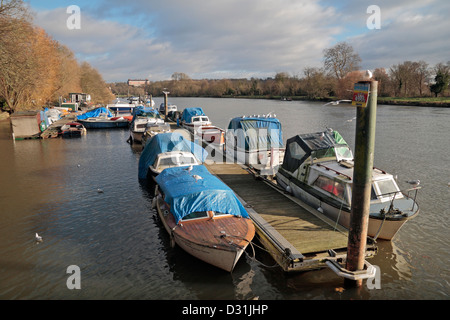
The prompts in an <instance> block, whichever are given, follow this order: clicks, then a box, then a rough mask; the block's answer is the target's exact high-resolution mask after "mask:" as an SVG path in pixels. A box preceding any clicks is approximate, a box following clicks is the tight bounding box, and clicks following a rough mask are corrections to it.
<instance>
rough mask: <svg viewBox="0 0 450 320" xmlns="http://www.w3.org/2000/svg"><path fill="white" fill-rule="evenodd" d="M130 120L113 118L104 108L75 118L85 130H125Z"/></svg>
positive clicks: (127, 117) (122, 117)
mask: <svg viewBox="0 0 450 320" xmlns="http://www.w3.org/2000/svg"><path fill="white" fill-rule="evenodd" d="M130 120H131V116H119V117H115V116H114V115H113V114H112V113H111V111H110V110H108V109H107V108H105V107H100V108H96V109H94V110H91V111H88V112H85V113H83V114H81V115H79V116H77V122H80V123H81V124H82V125H83V126H84V127H85V128H87V129H110V128H127V127H128V124H129V122H130Z"/></svg>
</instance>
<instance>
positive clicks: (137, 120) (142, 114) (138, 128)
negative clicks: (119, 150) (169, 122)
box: [130, 106, 164, 143]
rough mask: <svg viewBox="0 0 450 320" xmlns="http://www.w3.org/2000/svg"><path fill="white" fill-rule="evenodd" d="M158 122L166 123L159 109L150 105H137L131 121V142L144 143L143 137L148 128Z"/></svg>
mask: <svg viewBox="0 0 450 320" xmlns="http://www.w3.org/2000/svg"><path fill="white" fill-rule="evenodd" d="M156 124H164V120H163V119H162V118H161V116H160V114H159V112H158V111H157V110H155V109H153V108H150V107H143V106H139V107H136V108H135V109H134V110H133V119H132V120H131V123H130V142H131V143H135V142H137V143H142V137H143V135H144V133H145V131H146V130H147V128H148V127H149V126H152V125H156Z"/></svg>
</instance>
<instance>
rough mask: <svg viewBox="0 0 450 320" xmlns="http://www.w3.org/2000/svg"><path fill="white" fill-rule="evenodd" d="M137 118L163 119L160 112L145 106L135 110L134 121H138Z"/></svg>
mask: <svg viewBox="0 0 450 320" xmlns="http://www.w3.org/2000/svg"><path fill="white" fill-rule="evenodd" d="M136 117H150V118H156V119H160V118H161V116H159V112H158V110H156V109H153V108H150V107H144V106H138V107H135V108H134V110H133V120H132V121H134V119H136Z"/></svg>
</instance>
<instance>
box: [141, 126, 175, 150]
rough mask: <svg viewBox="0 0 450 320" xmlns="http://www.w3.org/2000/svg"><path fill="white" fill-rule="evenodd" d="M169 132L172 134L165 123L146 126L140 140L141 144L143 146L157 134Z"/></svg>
mask: <svg viewBox="0 0 450 320" xmlns="http://www.w3.org/2000/svg"><path fill="white" fill-rule="evenodd" d="M169 132H172V129H171V128H170V125H169V124H168V123H167V122H163V123H155V124H147V127H146V128H145V131H144V133H143V135H142V138H141V144H142V145H143V146H145V145H146V144H147V142H148V141H150V139H151V138H153V137H154V136H156V135H157V134H160V133H169Z"/></svg>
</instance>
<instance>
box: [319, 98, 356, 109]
mask: <svg viewBox="0 0 450 320" xmlns="http://www.w3.org/2000/svg"><path fill="white" fill-rule="evenodd" d="M340 102H352V100H337V101H331V102H328V103H325V104H324V105H322V107H323V106H327V105H329V104H331V105H333V106H337V105H338V104H339V103H340Z"/></svg>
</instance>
